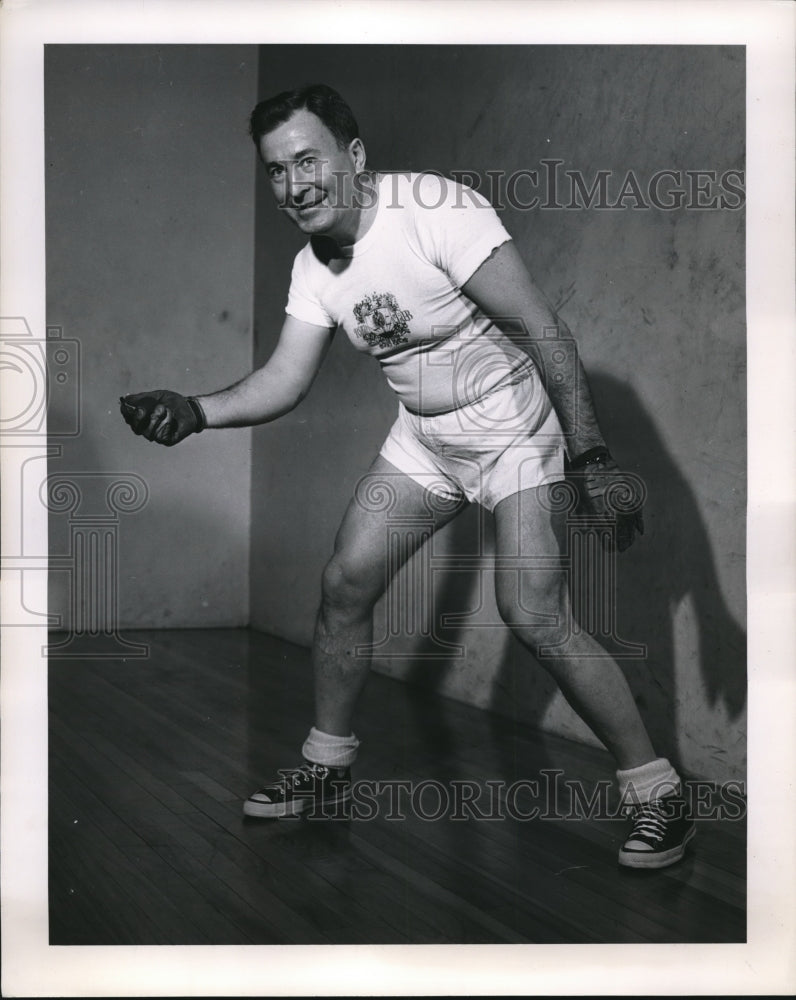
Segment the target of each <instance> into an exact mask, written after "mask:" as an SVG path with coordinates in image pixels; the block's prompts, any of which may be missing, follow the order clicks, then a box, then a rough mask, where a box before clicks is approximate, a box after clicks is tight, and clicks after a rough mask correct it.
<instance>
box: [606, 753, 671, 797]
mask: <svg viewBox="0 0 796 1000" xmlns="http://www.w3.org/2000/svg"><path fill="white" fill-rule="evenodd" d="M616 780H617V781H618V782H619V794H620V796H621V798H622V801H623V802H627V804H628V805H633V804H634V803H636V802H650V801H651V800H653V799H660V798H663V796H664V795H671V794H672V793H676V792H679V790H680V776H679V775H678V773H677V771H675V769H674V768H673V767H672V765H671V764H670V763H669V761H668V760H667V759H666V758H665V757H656V758H655V760H651V761H649V762H648V763H646V764H641V765H640V766H639V767H631V768H628V769H627V770H626V771H617V772H616Z"/></svg>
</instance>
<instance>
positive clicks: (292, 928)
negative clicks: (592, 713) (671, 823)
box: [50, 630, 746, 945]
mask: <svg viewBox="0 0 796 1000" xmlns="http://www.w3.org/2000/svg"><path fill="white" fill-rule="evenodd" d="M128 637H129V638H133V639H135V640H137V641H139V642H144V643H147V644H149V647H150V653H149V656H148V657H147V658H144V659H128V660H127V661H126V662H124V661H121V660H91V659H86V660H75V659H71V660H53V661H52V662H51V668H50V720H51V722H50V943H51V944H57V945H66V944H69V945H77V944H250V943H252V944H288V943H301V944H324V943H329V944H332V943H346V944H363V943H393V944H402V943H490V942H539V943H554V942H572V943H582V942H680V941H692V942H738V941H743V940H745V935H746V929H745V928H746V918H745V865H746V860H745V857H746V856H745V833H744V828H743V824H742V823H741V822H740V821H734V822H731V821H729V820H723V821H716V820H702V821H701V822H700V823H699V824H698V831H697V837H696V838H695V840H694V841H693V846H692V847H691V848H690V849H689V853H688V855H687V856H686V858H685V859H684V861H683V862H681V863H680V864H679V865H676V866H674V867H672V868H670V869H667V870H664V871H660V872H649V873H640V872H633V871H628V870H626V869H622V868H619V866H618V865H617V863H616V851H617V848H618V846H619V844H620V842H621V839H622V832H623V830H624V829H625V827H624V824H623V822H622V821H621V820H615V819H606V818H599V817H596V818H591V819H586V818H579V819H577V818H575V819H573V818H569V819H568V818H566V817H567V814H568V812H569V811H570V808H571V802H572V798H571V796H572V784H571V783H572V782H575V781H580V782H581V783H582V786H583V790H584V793H585V794H590V793H591V792H592V791H594V789H595V786H596V783H597V782H599V781H605V780H607V779H610V778H611V777H612V768H611V762H610V759H609V757H608V756H607V755H606V754H605V753H603V752H601V751H597V750H593V749H591V748H588V747H583V746H581V745H578V744H575V743H571V742H568V741H566V740H562V739H559V738H555V737H549V736H542V735H540V734H538V733H536V732H534V731H531V730H529V729H527V728H524V727H522V726H519V725H515V724H513V723H511V722H509V721H507V720H506V719H504V718H502V717H498V716H494V715H492V714H490V713H487V712H483V711H480V710H477V709H473V708H470V707H468V706H465V705H461V704H458V703H456V702H453V701H450V700H448V699H444V698H438V697H435V696H432V695H429V694H428V693H427V692H425V691H422V690H420V689H418V688H414V687H411V686H409V685H405V684H401V683H398V682H396V681H393V680H390V679H387V678H385V677H381V676H378V675H374V676H373V677H372V678H371V681H370V682H369V685H368V688H367V689H366V692H365V695H364V698H363V702H362V704H361V708H360V712H359V716H358V720H357V726H356V730H357V735H358V736H359V737H360V739H361V740H362V742H363V745H362V750H361V752H360V758H359V761H358V763H357V766H356V771H355V775H354V777H355V778H356V779H357V780H358V781H363V782H364V781H368V780H369V781H371V782H376V781H381V782H390V783H392V784H390V785H389V786H383V787H382V788H381V790H380V791H379V789H377V788H376V786H375V785H371V786H370V787H368V786H367V785H362V786H361V787H362V788H363V789H364V791H363V792H362V795H361V798H360V799H358V801H357V803H356V804H355V807H354V815H352V816H351V817H349V818H347V819H341V818H337V819H326V820H311V819H307V818H306V817H304V818H301V819H291V820H271V821H262V820H251V819H246V818H244V816H243V815H242V811H241V802H242V800H243V799H244V798H245V797H246V795H247V794H248V793H249V792H251V791H252V790H254V789H255V788H256V787H257V786H258V785H259V784H262V783H263V781H264V779H266V778H270V777H271V776H273V775H274V774H275V772H276V770H277V769H278V768H284V767H287V766H291V765H293V764H295V763H297V762H298V759H299V754H298V748H299V747H300V744H301V742H302V741H303V738H304V736H305V734H306V730H307V728H308V725H309V723H310V722H311V705H312V694H311V683H310V666H309V659H308V654H307V652H306V651H305V650H302V649H300V648H297V647H295V646H291V645H290V644H288V643H284V642H281V641H279V640H276V639H273V638H270V637H268V636H265V635H262V634H259V633H255V632H250V631H247V630H209V631H179V632H177V631H174V632H146V633H142V632H140V633H135V634H130V635H129V636H128ZM519 779H527V780H529V781H537V782H539V783H540V784H539V789H540V791H539V794H538V795H537V791H536V789H535V788H533V787H529V786H527V785H526V786H515V789H518V792H517V794H512V795H511V796H509V801H507V799H506V792H507V789H508V787H509V786H511V784H512V783H513V782H516V781H518V780H519ZM396 782H404V783H405V784H404V786H403V787H404V791H403V792H399V786H398V785H397V784H395V783H396ZM421 782H425V783H426V784H425V785H421ZM455 782H460V783H461V782H477V783H478V785H477V786H473V785H468V786H467V788H468V789H469V791H468V792H464V791H461V790H462V789H464V787H465V786H464V785H461V784H460V785H459V786H458V788H459V789H460V792H459V797H458V799H457V795H456V793H455V791H454V790H455V789H456V787H457V786H456V785H455V784H453V783H455ZM487 782H493V783H495V784H493V785H492V786H489V785H487V784H486V783H487ZM500 782H503V783H504V784H503V785H500V784H498V783H500ZM545 782H547V785H545ZM553 783H554V784H555V787H556V788H557V793H558V801H557V802H551V801H550V799H549V797H548V799H544V798H543V796H542V793H541V790H543V789H544V788H545V787H548V788H550V787H552V784H553ZM476 788H477V789H480V791H481V792H482V793H483V794H482V795H481V794H479V797H478V798H476V799H475V804H474V806H470V807H468V806H466V805H464V804H462V801H461V796H462V795H464V796H465V797H466V796H467V795H468V794H469V795H470V797H473V795H474V794H475V789H476ZM367 791H370V792H372V793H373V794H371V795H369V796H367V797H366V795H365V792H367ZM391 796H392V801H391ZM445 796H448V801H447V802H446V800H445ZM490 796H491V798H490ZM413 801H414V803H415V805H416V807H417V808H416V809H415V811H414V813H413V810H412V802H413ZM457 802H458V814H459V816H460V817H464V818H458V819H456V818H454V817H455V815H456V812H457V810H456V804H457ZM534 805H536V806H537V808H539V807H541V815H540V816H539V817H538V818H536V819H531V820H527V819H524V818H523V817H524V816H526V815H527V814H528V813H529V812H530V811H531V809H532V808H533V806H534ZM474 809H475V810H478V812H480V814H481V815H482V816H490V815H491V816H493V817H496V818H491V819H490V818H481V819H476V818H474V815H473V813H474ZM418 811H419V813H420V815H417V814H416V813H417V812H418ZM369 813H375V815H369ZM435 815H436V817H437V818H434V817H435ZM398 816H402V817H403V818H396V817H398Z"/></svg>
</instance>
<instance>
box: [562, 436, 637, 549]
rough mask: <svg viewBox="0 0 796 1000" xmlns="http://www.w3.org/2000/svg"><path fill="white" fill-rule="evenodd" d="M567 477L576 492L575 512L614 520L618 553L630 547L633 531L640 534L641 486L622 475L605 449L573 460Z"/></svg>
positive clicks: (588, 452)
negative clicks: (577, 500) (575, 488)
mask: <svg viewBox="0 0 796 1000" xmlns="http://www.w3.org/2000/svg"><path fill="white" fill-rule="evenodd" d="M570 475H571V478H572V479H573V481H574V483H575V486H576V487H577V490H578V498H579V503H578V513H579V514H583V515H586V516H590V517H596V518H601V519H605V520H606V521H615V524H616V547H617V549H618V550H619V551H620V552H624V551H625V549H627V548H629V547H630V546H631V545H632V544H633V541H634V539H635V537H636V532H638V533H639V534H640V535H643V534H644V516H643V513H642V506H643V503H644V484H643V483H642V481H641V480H640V479H639V478H638V476H635V475H632V474H631V473H626V472H622V470H621V469H620V468H619V466H618V465H617V463H616V462H615V461H614V459H613V458H612V457H611V455H610V453H609V451H608V449H607V448H592V449H590V450H589V451H587V452H584V454H583V455H580V456H579V457H578V458H575V459H574V460H573V461H572V462H571V463H570ZM606 541H607V540H606ZM607 544H608V545H610V542H608V541H607Z"/></svg>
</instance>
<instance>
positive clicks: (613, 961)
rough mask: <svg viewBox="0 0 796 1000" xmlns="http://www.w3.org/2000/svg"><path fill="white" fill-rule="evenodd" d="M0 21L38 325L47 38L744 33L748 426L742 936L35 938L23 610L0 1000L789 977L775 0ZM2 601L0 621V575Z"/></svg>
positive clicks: (788, 289) (13, 664)
mask: <svg viewBox="0 0 796 1000" xmlns="http://www.w3.org/2000/svg"><path fill="white" fill-rule="evenodd" d="M487 8H488V13H487ZM288 11H289V14H288ZM0 21H1V22H2V24H1V25H0V28H1V29H2V30H0V100H1V101H2V116H0V130H1V131H0V156H1V157H2V160H1V162H0V204H1V205H2V216H0V220H1V222H0V225H1V229H0V262H1V263H2V275H1V283H0V317H3V318H6V317H24V319H25V320H26V321H27V324H28V326H29V328H30V329H31V331H33V335H34V336H35V337H40V338H43V336H44V332H45V329H46V316H45V295H44V283H45V266H44V260H45V256H44V218H45V216H44V127H43V100H44V89H43V49H44V45H45V44H50V43H59V44H70V43H75V44H77V43H114V42H118V43H127V44H131V43H153V42H155V43H163V44H166V43H175V42H180V43H194V44H201V43H206V44H217V43H227V44H233V43H241V44H252V43H253V42H254V43H263V44H265V43H268V44H280V43H296V42H303V43H306V44H313V43H334V42H338V43H350V42H351V41H352V40H360V41H362V42H365V43H368V44H379V43H389V44H393V45H394V44H407V43H428V42H444V43H447V44H456V43H459V44H467V43H473V42H476V41H477V43H478V44H517V43H522V42H527V43H529V44H530V43H533V44H537V45H538V44H687V45H693V44H726V45H744V46H745V47H746V55H747V62H746V66H747V128H748V146H747V150H748V157H747V272H746V273H747V279H746V280H747V295H748V298H747V302H748V307H747V308H748V313H747V315H748V327H747V343H748V355H749V375H748V380H749V381H748V387H749V432H750V433H749V463H748V475H749V502H748V522H747V523H748V536H747V556H748V570H747V572H748V578H747V580H748V609H749V629H750V631H749V646H748V651H749V720H750V721H749V732H750V757H749V759H750V769H749V788H750V796H749V853H748V857H749V893H748V943H747V944H744V945H727V944H723V945H696V944H660V945H649V946H646V945H589V946H584V945H556V946H545V945H530V944H529V945H479V946H463V945H461V946H460V945H451V946H444V945H434V946H421V945H408V946H397V945H392V946H389V947H387V946H384V947H372V946H367V947H366V946H362V947H360V946H334V947H333V948H329V947H325V948H324V949H323V957H322V960H321V961H315V960H314V956H316V955H317V954H318V949H316V948H314V947H307V946H301V945H291V946H286V947H280V946H257V945H252V946H239V947H237V946H235V947H232V946H209V947H201V946H170V947H168V948H164V947H162V946H135V947H132V946H119V947H116V946H103V947H91V946H81V947H63V946H61V947H50V946H49V944H48V911H47V780H46V774H47V711H46V709H47V673H46V662H45V661H44V659H43V658H42V654H41V650H42V647H43V646H45V645H46V642H47V639H46V629H45V626H44V625H42V624H35V623H33V624H31V625H30V626H27V627H24V628H10V629H9V628H5V629H4V630H3V636H2V640H3V645H2V652H3V671H2V678H1V679H0V698H1V699H2V722H3V726H2V747H1V748H0V749H1V751H2V805H3V810H2V826H1V828H0V835H1V836H2V861H1V868H0V876H1V877H2V886H1V890H2V946H3V956H2V957H3V983H2V987H3V994H4V995H6V996H51V995H62V996H63V995H67V996H144V995H164V996H176V995H181V996H212V995H221V996H223V995H241V996H263V995H400V994H404V995H411V994H437V995H450V994H457V993H458V994H463V995H505V994H521V995H522V994H525V995H527V994H573V993H574V994H588V995H600V994H613V995H634V994H635V995H638V994H672V993H674V994H691V995H713V994H731V995H739V994H743V995H755V994H762V993H792V992H793V991H794V990H795V989H796V973H794V958H793V942H794V939H795V937H794V931H795V930H796V918H795V916H794V914H795V913H796V908H794V906H793V900H794V898H796V879H795V878H794V874H795V872H796V865H795V863H794V855H795V854H796V852H794V849H793V844H794V842H796V838H794V829H793V810H792V806H791V791H792V787H793V773H794V763H795V758H796V753H795V752H794V750H795V745H794V734H796V726H794V723H793V718H792V713H793V705H794V678H793V665H794V663H796V656H794V652H795V650H794V628H793V622H794V620H796V614H795V613H794V612H795V611H796V607H795V606H794V603H795V602H794V566H796V559H795V558H794V552H795V546H794V535H795V531H796V529H795V528H794V525H796V518H794V473H793V470H794V469H795V468H796V461H794V459H795V458H796V455H795V454H794V452H795V451H796V449H795V448H794V440H793V438H794V435H793V434H792V433H791V434H790V435H789V436H788V435H787V434H786V435H785V439H782V438H778V439H773V438H772V435H771V426H772V423H771V421H770V419H769V418H770V410H771V408H772V405H773V406H775V407H776V417H777V426H778V427H781V428H786V429H790V430H791V431H792V429H793V428H794V427H796V419H794V416H796V414H795V413H794V395H795V394H794V392H793V385H794V374H796V370H795V369H796V364H795V363H794V358H795V351H794V337H793V329H794V327H793V320H794V292H793V275H794V270H793V264H794V233H793V218H794V213H793V191H794V115H793V92H794V54H793V53H794V8H793V6H792V5H791V4H790V3H783V2H775V0H736V2H728V3H725V2H723V0H696V2H693V0H689V2H686V0H683V2H677V0H660V2H658V0H649V2H645V3H643V4H641V3H638V2H637V0H621V2H620V0H617V2H612V3H609V2H602V0H571V2H566V3H564V2H560V0H559V2H555V0H553V2H546V0H455V2H454V0H422V3H421V2H420V0H394V2H389V3H386V2H378V0H297V2H293V3H291V4H290V5H289V7H288V5H287V4H284V3H282V2H271V0H257V2H252V0H228V2H225V3H223V4H222V3H210V2H204V0H159V2H142V0H137V2H129V0H116V2H114V3H113V4H110V3H102V2H87V0H73V2H70V3H68V4H67V3H63V2H59V0H33V2H22V0H6V2H5V3H4V5H3V9H2V12H0ZM3 374H4V373H2V372H0V377H1V376H2V375H3ZM772 401H774V402H773V403H772ZM5 405H6V406H7V407H12V406H13V400H9V399H8V398H6V400H5ZM6 412H8V410H7V411H6ZM45 442H46V439H45ZM20 449H21V450H20ZM26 449H27V450H26ZM41 450H42V445H41V443H40V442H39V443H37V442H36V441H32V442H26V441H25V440H24V439H21V440H20V442H19V444H16V443H15V445H14V447H9V448H4V449H3V454H2V458H3V487H4V498H3V499H4V503H3V541H4V551H9V549H8V545H9V540H11V541H13V535H14V531H15V530H19V529H18V527H17V528H15V523H16V524H18V523H19V518H20V516H21V514H22V510H21V500H20V483H19V482H18V481H17V480H16V479H15V475H16V474H17V473H18V470H19V467H20V462H21V460H22V459H23V458H24V459H27V458H30V459H33V460H35V459H36V458H37V457H41ZM9 456H10V457H9ZM40 464H41V465H42V466H43V467H44V465H45V463H40ZM38 506H39V509H38V511H37V510H30V511H28V510H25V511H24V516H25V518H26V531H31V532H36V533H37V534H39V535H40V536H41V538H42V539H43V540H44V542H43V547H42V550H43V551H44V552H46V537H47V523H46V510H45V509H44V507H43V506H41V505H38ZM15 519H16V521H15ZM2 598H3V619H2V620H3V621H7V620H8V619H7V617H6V615H7V614H8V613H9V602H11V601H12V600H13V597H12V595H11V585H10V582H9V581H8V580H4V581H3V590H2ZM46 602H47V587H46V573H43V574H41V575H40V578H38V579H32V580H31V581H30V582H29V585H28V588H27V589H26V604H27V605H28V606H30V607H36V608H41V607H45V606H46ZM266 970H267V978H266V976H265V972H266Z"/></svg>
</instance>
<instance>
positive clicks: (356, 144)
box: [348, 139, 367, 172]
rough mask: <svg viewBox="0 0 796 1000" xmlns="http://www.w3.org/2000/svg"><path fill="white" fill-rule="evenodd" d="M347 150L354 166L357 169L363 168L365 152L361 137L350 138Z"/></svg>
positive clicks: (365, 158)
mask: <svg viewBox="0 0 796 1000" xmlns="http://www.w3.org/2000/svg"><path fill="white" fill-rule="evenodd" d="M348 152H349V153H350V154H351V157H352V159H353V160H354V166H355V167H356V169H357V171H358V172H359V171H362V170H364V169H365V163H366V162H367V154H366V153H365V147H364V145H363V144H362V140H361V139H352V140H351V142H350V143H349V145H348Z"/></svg>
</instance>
